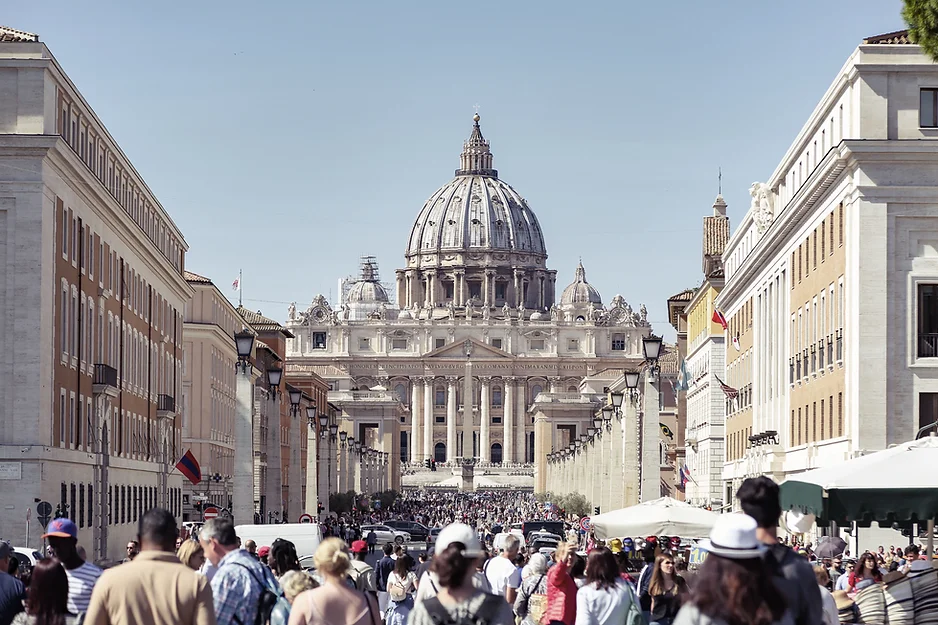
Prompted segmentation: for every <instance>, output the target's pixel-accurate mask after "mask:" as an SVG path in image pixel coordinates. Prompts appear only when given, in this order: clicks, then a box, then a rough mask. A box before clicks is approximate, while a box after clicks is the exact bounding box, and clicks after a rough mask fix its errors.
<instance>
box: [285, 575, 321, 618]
mask: <svg viewBox="0 0 938 625" xmlns="http://www.w3.org/2000/svg"><path fill="white" fill-rule="evenodd" d="M280 587H281V588H282V589H283V596H284V597H285V598H286V600H287V601H288V602H289V603H290V604H291V605H292V604H293V602H294V600H296V598H297V597H298V596H299V595H300V594H301V593H303V592H306V591H307V590H312V589H313V588H318V587H319V584H317V583H316V581H315V580H314V579H313V578H312V577H310V576H309V575H307V574H306V571H287V572H286V573H284V575H283V577H281V578H280ZM291 611H292V610H291Z"/></svg>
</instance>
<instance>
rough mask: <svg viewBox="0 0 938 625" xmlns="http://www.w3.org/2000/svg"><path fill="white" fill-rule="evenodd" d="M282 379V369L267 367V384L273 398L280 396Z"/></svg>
mask: <svg viewBox="0 0 938 625" xmlns="http://www.w3.org/2000/svg"><path fill="white" fill-rule="evenodd" d="M282 379H283V368H282V367H269V368H268V369H267V384H268V385H269V386H270V392H271V393H272V394H273V396H274V398H277V397H279V396H280V380H282Z"/></svg>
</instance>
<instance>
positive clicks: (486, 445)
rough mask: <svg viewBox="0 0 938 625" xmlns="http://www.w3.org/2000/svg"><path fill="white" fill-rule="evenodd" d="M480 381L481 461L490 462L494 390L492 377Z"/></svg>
mask: <svg viewBox="0 0 938 625" xmlns="http://www.w3.org/2000/svg"><path fill="white" fill-rule="evenodd" d="M486 275H488V274H486ZM479 383H480V384H481V385H482V388H481V393H480V395H481V397H480V399H479V415H480V421H481V424H480V426H479V461H480V462H483V463H488V462H490V461H491V460H492V458H491V456H490V454H489V451H490V449H491V446H492V441H491V438H492V434H491V433H490V432H489V421H490V420H491V417H490V415H489V404H491V403H492V402H491V399H489V393H490V392H491V390H492V378H481V379H480V380H479Z"/></svg>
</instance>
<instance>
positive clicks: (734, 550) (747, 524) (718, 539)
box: [699, 514, 766, 560]
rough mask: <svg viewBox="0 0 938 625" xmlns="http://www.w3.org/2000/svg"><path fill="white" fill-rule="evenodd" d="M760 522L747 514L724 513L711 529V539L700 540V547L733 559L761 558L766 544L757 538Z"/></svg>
mask: <svg viewBox="0 0 938 625" xmlns="http://www.w3.org/2000/svg"><path fill="white" fill-rule="evenodd" d="M757 527H758V524H757V523H756V520H755V519H753V518H752V517H751V516H748V515H745V514H724V515H722V516H720V518H719V519H717V522H716V523H714V525H713V528H711V529H710V539H709V540H707V539H704V540H701V541H700V545H699V546H700V548H701V549H703V550H704V551H706V552H707V553H712V554H713V555H715V556H722V557H724V558H730V559H731V560H747V559H750V558H759V557H761V556H762V554H763V553H764V552H765V550H766V546H765V545H763V544H762V543H761V542H759V539H758V538H756V528H757Z"/></svg>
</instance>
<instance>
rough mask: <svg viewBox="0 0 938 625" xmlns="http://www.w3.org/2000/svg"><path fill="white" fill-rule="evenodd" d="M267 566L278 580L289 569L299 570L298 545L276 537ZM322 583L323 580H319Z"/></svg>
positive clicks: (269, 553) (268, 555)
mask: <svg viewBox="0 0 938 625" xmlns="http://www.w3.org/2000/svg"><path fill="white" fill-rule="evenodd" d="M267 566H269V567H270V570H271V572H272V573H273V574H274V577H276V578H277V579H278V580H279V579H280V578H281V577H283V576H284V575H285V574H286V573H287V571H299V570H302V567H300V559H299V557H297V555H296V545H294V544H293V543H292V542H290V541H289V540H286V539H284V538H278V539H276V540H275V541H274V542H273V543H272V544H271V545H270V551H269V552H268V553H267ZM317 581H318V582H319V583H322V581H321V580H317Z"/></svg>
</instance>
